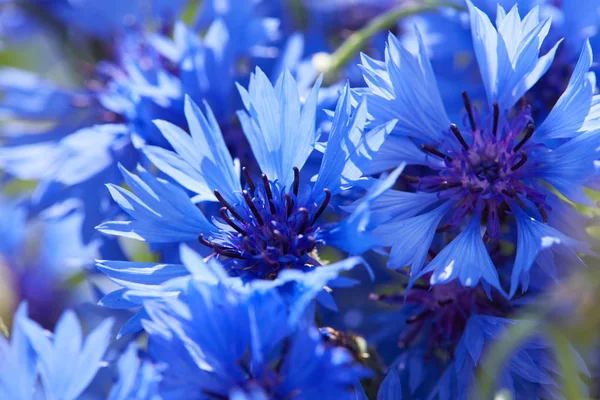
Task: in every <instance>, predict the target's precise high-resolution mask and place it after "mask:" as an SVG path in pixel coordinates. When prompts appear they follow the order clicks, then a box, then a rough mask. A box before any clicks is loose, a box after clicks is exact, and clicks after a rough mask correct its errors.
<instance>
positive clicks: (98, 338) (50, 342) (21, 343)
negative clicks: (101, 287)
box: [0, 303, 113, 400]
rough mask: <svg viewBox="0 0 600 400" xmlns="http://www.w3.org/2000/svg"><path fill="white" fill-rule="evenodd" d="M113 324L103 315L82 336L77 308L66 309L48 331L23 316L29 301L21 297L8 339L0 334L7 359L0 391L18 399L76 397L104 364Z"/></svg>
mask: <svg viewBox="0 0 600 400" xmlns="http://www.w3.org/2000/svg"><path fill="white" fill-rule="evenodd" d="M112 324H113V321H112V320H111V319H107V320H105V321H103V322H102V323H101V324H99V325H98V326H97V327H96V328H95V329H94V330H93V331H91V332H90V333H89V335H88V336H87V338H86V339H85V341H84V340H83V336H82V331H81V326H80V325H79V322H78V321H77V317H76V316H75V313H74V312H73V311H71V310H67V311H65V312H64V313H63V315H62V317H61V318H60V320H59V322H58V324H57V326H56V330H55V333H54V334H53V335H52V336H49V335H48V331H46V330H44V329H43V328H42V327H41V326H40V325H38V324H37V323H36V322H35V321H32V320H31V319H29V318H28V317H27V304H26V303H22V304H21V305H20V306H19V309H18V311H17V313H16V316H15V322H14V325H13V326H14V327H13V333H12V335H11V344H10V345H9V344H8V343H7V342H6V340H5V339H4V337H3V336H1V335H0V354H2V355H3V357H2V358H3V360H5V361H10V362H5V363H2V366H0V394H3V397H6V398H18V399H31V398H61V399H69V400H71V399H72V400H74V399H77V398H79V396H80V395H81V394H82V393H83V392H84V391H85V390H86V388H87V387H88V386H89V385H90V383H91V381H92V380H93V379H94V377H95V376H96V373H97V372H98V370H99V369H100V368H101V367H102V357H103V356H104V353H105V351H106V349H107V347H108V344H109V341H110V336H111V327H112ZM38 376H39V378H40V381H41V387H39V386H38V385H37V379H38ZM34 395H36V397H34ZM37 396H39V397H37Z"/></svg>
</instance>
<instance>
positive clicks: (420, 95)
mask: <svg viewBox="0 0 600 400" xmlns="http://www.w3.org/2000/svg"><path fill="white" fill-rule="evenodd" d="M417 37H418V41H419V52H418V54H417V55H413V54H411V53H410V52H409V51H408V50H406V49H405V48H403V47H402V45H401V43H400V42H399V41H398V39H397V38H396V37H395V36H394V35H392V34H390V35H389V36H388V43H387V48H386V53H385V68H386V71H382V67H383V65H382V64H381V63H378V62H375V61H372V60H370V59H368V58H366V57H363V65H362V68H363V71H365V72H364V75H365V80H366V82H367V84H368V85H369V88H370V89H371V90H372V91H373V94H371V95H367V96H368V98H369V99H371V98H378V99H377V100H375V103H374V104H373V107H369V113H370V115H371V116H372V117H373V118H374V123H376V124H381V123H386V122H388V121H390V120H393V119H397V120H398V123H397V124H396V126H395V129H394V133H395V134H398V135H402V136H405V137H409V136H410V137H416V138H418V139H423V140H425V141H430V142H438V141H439V140H440V139H441V138H442V137H443V136H444V135H445V132H446V131H447V130H448V128H449V127H450V120H449V119H448V116H447V114H446V110H445V108H444V105H443V103H442V99H441V95H440V93H439V90H438V87H437V81H436V78H435V75H434V74H433V69H432V67H431V63H430V61H429V58H428V57H427V54H426V52H425V46H424V45H423V43H422V40H421V37H420V34H419V33H417ZM380 84H381V86H380ZM390 84H391V85H390ZM378 86H379V87H378Z"/></svg>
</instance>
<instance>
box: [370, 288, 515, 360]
mask: <svg viewBox="0 0 600 400" xmlns="http://www.w3.org/2000/svg"><path fill="white" fill-rule="evenodd" d="M371 299H373V300H380V301H383V302H386V303H388V304H398V305H400V306H401V307H404V308H405V309H406V310H408V311H407V313H406V314H403V315H405V316H406V319H405V321H404V322H405V324H406V325H407V326H406V329H403V331H402V333H401V334H400V336H399V337H398V346H399V347H400V348H408V347H413V346H415V345H416V344H417V343H422V342H421V341H422V340H426V341H427V342H426V343H425V347H426V348H427V354H426V357H427V358H429V357H430V356H432V355H436V356H438V357H441V358H447V357H452V355H453V353H454V350H455V349H456V346H457V345H458V343H459V342H460V339H461V338H462V335H463V332H464V330H465V327H466V325H467V320H468V319H469V317H470V316H471V315H472V314H486V315H494V316H501V315H504V314H505V311H506V310H505V308H506V304H505V302H504V301H502V299H500V298H498V299H494V300H495V301H494V302H491V301H490V300H489V298H488V297H487V295H486V293H485V291H484V290H483V288H482V287H481V286H478V287H475V288H469V287H464V286H462V285H460V284H458V283H456V282H452V283H450V284H447V285H433V286H430V285H428V284H415V285H414V286H413V287H412V288H411V290H410V291H409V292H408V293H407V294H406V296H405V295H404V294H392V295H381V294H372V295H371Z"/></svg>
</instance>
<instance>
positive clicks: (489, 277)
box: [420, 213, 503, 292]
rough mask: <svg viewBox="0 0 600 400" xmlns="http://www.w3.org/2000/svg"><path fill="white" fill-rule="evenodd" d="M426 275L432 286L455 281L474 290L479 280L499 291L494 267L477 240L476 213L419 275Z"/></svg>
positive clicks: (498, 281)
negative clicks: (428, 275) (430, 273)
mask: <svg viewBox="0 0 600 400" xmlns="http://www.w3.org/2000/svg"><path fill="white" fill-rule="evenodd" d="M428 272H432V275H431V284H432V285H438V284H444V283H448V282H450V281H453V280H454V279H457V278H458V279H460V283H461V284H462V285H463V286H468V287H474V286H477V284H478V283H479V281H480V280H481V279H483V280H485V281H486V282H488V283H489V284H490V285H492V286H493V287H495V288H496V289H498V290H499V291H500V292H502V291H503V290H502V287H501V286H500V280H499V279H498V272H496V267H495V266H494V263H493V261H492V259H491V258H490V255H489V254H488V251H487V249H486V248H485V244H484V243H483V238H482V237H481V214H480V213H475V214H474V215H473V216H472V217H471V221H470V222H469V224H468V225H467V227H465V228H464V229H463V230H462V232H461V233H460V234H459V235H458V236H457V237H456V238H455V239H454V240H452V242H450V244H448V245H447V246H445V247H444V248H443V249H442V251H440V252H439V253H438V255H436V256H435V258H434V259H433V260H432V261H431V262H430V263H429V265H427V267H426V268H425V269H424V270H423V272H421V274H420V275H423V274H425V273H428Z"/></svg>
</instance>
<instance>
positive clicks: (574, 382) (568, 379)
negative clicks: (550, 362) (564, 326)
mask: <svg viewBox="0 0 600 400" xmlns="http://www.w3.org/2000/svg"><path fill="white" fill-rule="evenodd" d="M550 337H551V338H552V340H553V344H554V353H555V354H556V359H557V361H558V365H560V369H561V372H562V387H563V389H564V391H565V392H564V394H565V398H567V399H585V398H586V397H585V396H584V395H583V392H582V391H581V387H580V386H579V377H578V376H577V366H576V365H575V360H574V356H573V353H572V350H571V345H570V344H569V340H568V339H567V338H566V337H565V336H564V335H563V334H562V333H560V331H559V329H557V328H554V329H552V330H551V331H550Z"/></svg>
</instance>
